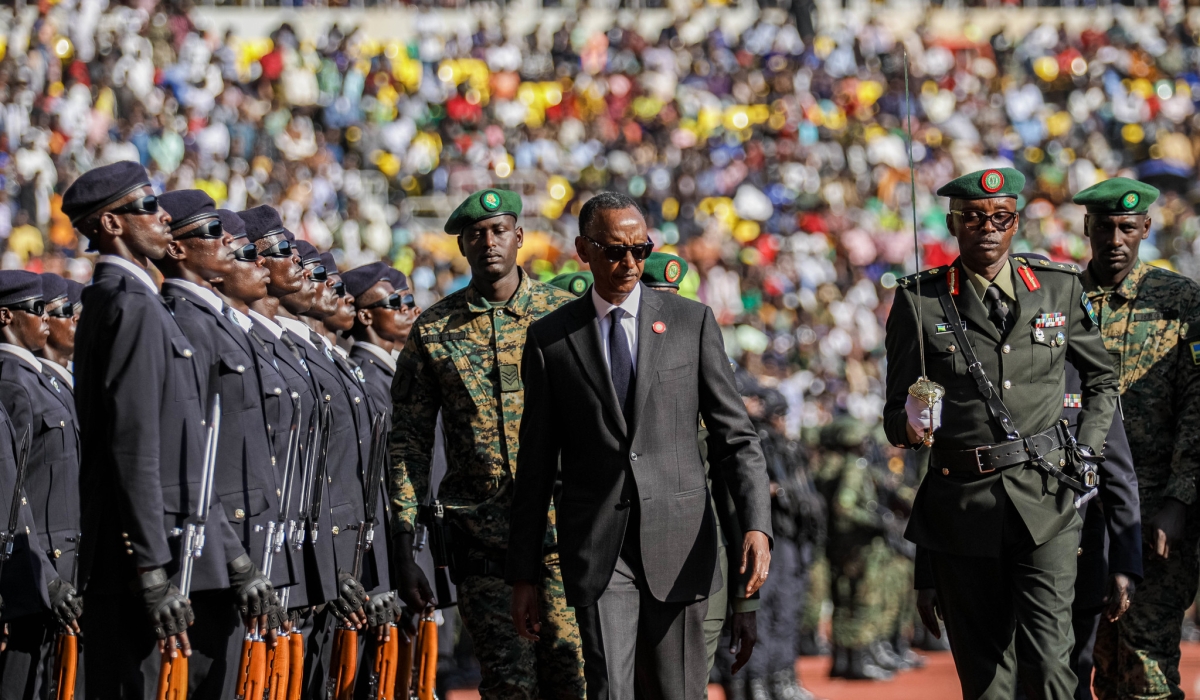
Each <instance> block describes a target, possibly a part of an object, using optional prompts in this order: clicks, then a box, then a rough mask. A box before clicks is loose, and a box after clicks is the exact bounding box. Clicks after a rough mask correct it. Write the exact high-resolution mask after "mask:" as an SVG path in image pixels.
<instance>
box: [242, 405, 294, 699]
mask: <svg viewBox="0 0 1200 700" xmlns="http://www.w3.org/2000/svg"><path fill="white" fill-rule="evenodd" d="M290 398H291V400H292V423H291V426H290V427H289V429H288V443H287V453H286V454H285V455H284V465H283V486H282V488H281V489H280V496H279V515H278V517H277V518H276V519H275V520H272V521H269V522H268V523H267V528H266V529H267V536H266V537H265V538H264V539H263V552H262V564H261V566H260V569H261V571H262V572H263V575H264V576H266V577H267V578H268V579H270V578H271V571H272V570H273V569H274V568H275V567H274V564H275V556H276V555H277V554H278V553H279V552H281V551H282V550H283V542H284V539H285V537H286V535H287V521H288V520H287V518H288V510H289V508H288V506H290V505H291V497H292V482H293V481H294V478H295V477H294V471H295V468H296V458H297V456H298V454H299V451H300V394H298V393H296V392H294V391H293V392H291V397H290ZM288 597H289V596H288V591H287V589H286V588H285V589H283V591H281V592H280V605H283V606H284V609H285V610H286V609H287V607H286V605H287V599H288ZM276 634H277V640H278V641H277V643H276V646H275V647H273V648H270V649H268V648H267V642H266V639H265V638H264V637H263V630H261V629H260V630H254V631H251V630H247V631H246V637H245V639H243V640H242V654H241V657H240V661H239V662H238V674H237V686H236V687H237V690H236V691H235V692H236V693H237V695H236V696H235V697H236V698H237V700H251V699H252V700H259V699H260V698H265V699H266V700H284V695H286V693H287V682H288V671H289V666H290V664H289V663H288V662H289V661H290V660H291V653H290V650H289V648H288V647H289V645H288V639H287V633H286V632H285V631H284V630H283V628H282V627H281V628H279V629H278V630H276ZM281 649H282V650H283V653H277V652H278V651H279V650H281Z"/></svg>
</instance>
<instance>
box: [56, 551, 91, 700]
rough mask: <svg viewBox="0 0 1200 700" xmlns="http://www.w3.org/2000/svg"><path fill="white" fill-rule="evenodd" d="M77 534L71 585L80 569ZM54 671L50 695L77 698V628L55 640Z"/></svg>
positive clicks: (62, 632) (60, 698)
mask: <svg viewBox="0 0 1200 700" xmlns="http://www.w3.org/2000/svg"><path fill="white" fill-rule="evenodd" d="M82 534H83V533H76V535H75V565H74V568H72V569H71V585H72V586H74V585H75V577H76V575H77V574H76V572H77V571H79V538H80V537H81V536H82ZM53 654H54V673H53V674H51V676H50V687H49V689H48V690H49V692H48V695H49V697H51V698H53V700H75V678H76V677H77V675H78V672H79V637H77V636H76V635H75V630H73V629H71V628H70V627H64V628H63V629H61V630H59V632H58V636H57V637H56V638H55V640H54V651H53Z"/></svg>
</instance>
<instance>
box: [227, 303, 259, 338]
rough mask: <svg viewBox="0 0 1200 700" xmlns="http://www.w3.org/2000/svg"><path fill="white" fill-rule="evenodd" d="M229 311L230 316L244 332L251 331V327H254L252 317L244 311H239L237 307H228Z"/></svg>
mask: <svg viewBox="0 0 1200 700" xmlns="http://www.w3.org/2000/svg"><path fill="white" fill-rule="evenodd" d="M228 311H229V317H230V318H232V319H233V322H234V323H235V324H237V327H238V328H241V329H242V332H244V333H249V332H250V329H251V328H254V321H251V320H250V317H249V316H247V315H246V314H244V313H242V312H241V311H238V310H237V309H235V308H233V307H232V306H230V307H228Z"/></svg>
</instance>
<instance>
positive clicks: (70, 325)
mask: <svg viewBox="0 0 1200 700" xmlns="http://www.w3.org/2000/svg"><path fill="white" fill-rule="evenodd" d="M42 291H44V292H45V293H46V295H47V299H46V318H47V323H49V325H50V336H49V337H48V338H46V347H44V348H42V350H41V352H39V353H36V354H37V356H38V359H39V360H45V362H42V371H43V372H45V373H46V374H47V375H48V376H51V377H54V381H55V382H57V383H58V385H59V387H60V388H62V389H63V391H65V392H66V393H67V397H68V399H69V400H68V403H69V404H71V414H72V415H74V414H75V375H74V374H73V373H72V372H71V367H72V366H73V362H72V361H73V360H74V359H75V327H76V326H77V325H78V324H79V314H80V313H81V312H82V311H83V304H81V303H79V296H80V294H81V293H82V292H83V285H82V284H80V283H78V282H76V281H75V280H69V279H63V278H62V277H59V276H58V275H56V274H54V273H53V272H43V273H42Z"/></svg>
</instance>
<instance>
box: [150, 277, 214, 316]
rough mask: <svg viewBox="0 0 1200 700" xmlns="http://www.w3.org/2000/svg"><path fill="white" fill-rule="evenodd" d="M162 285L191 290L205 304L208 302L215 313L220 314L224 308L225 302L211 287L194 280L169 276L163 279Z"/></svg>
mask: <svg viewBox="0 0 1200 700" xmlns="http://www.w3.org/2000/svg"><path fill="white" fill-rule="evenodd" d="M163 286H164V287H167V286H172V287H179V288H180V289H186V290H187V291H189V292H191V293H192V294H195V295H196V296H198V297H200V299H201V300H203V301H204V303H205V304H208V305H209V306H211V307H212V310H213V311H216V312H217V314H220V313H221V312H222V311H223V310H224V309H225V302H223V301H221V297H219V296H217V293H216V292H214V291H213V290H211V289H208V288H207V287H201V286H200V285H198V284H196V283H195V282H189V281H187V280H181V279H179V278H178V277H169V278H167V279H165V280H163Z"/></svg>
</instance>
